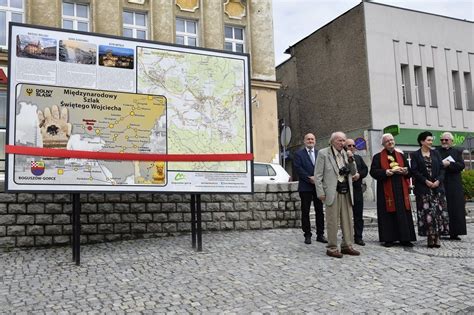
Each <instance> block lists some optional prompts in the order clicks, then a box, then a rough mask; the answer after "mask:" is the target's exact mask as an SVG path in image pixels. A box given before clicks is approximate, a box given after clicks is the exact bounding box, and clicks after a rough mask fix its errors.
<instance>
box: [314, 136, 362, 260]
mask: <svg viewBox="0 0 474 315" xmlns="http://www.w3.org/2000/svg"><path fill="white" fill-rule="evenodd" d="M345 141H346V135H345V134H344V133H343V132H341V131H337V132H334V133H333V134H332V135H331V138H330V140H329V143H330V145H329V147H327V148H324V149H322V150H320V151H319V154H318V157H317V159H316V167H315V169H314V178H315V184H316V192H317V195H318V198H319V199H321V201H322V202H323V203H324V204H325V205H326V227H327V235H328V245H327V246H326V247H327V251H326V254H327V255H328V256H330V257H336V258H342V256H343V254H347V255H355V256H357V255H360V252H358V251H357V250H355V249H353V248H352V244H353V242H354V237H353V234H352V204H353V200H354V199H353V198H354V197H353V192H352V175H355V174H356V172H357V167H356V163H355V161H354V157H353V155H352V152H350V151H348V152H346V151H345V150H344V144H345ZM339 222H340V225H341V230H342V236H343V239H342V242H341V251H339V250H338V248H337V231H338V226H339Z"/></svg>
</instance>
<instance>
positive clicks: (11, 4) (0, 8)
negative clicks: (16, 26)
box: [0, 0, 25, 48]
mask: <svg viewBox="0 0 474 315" xmlns="http://www.w3.org/2000/svg"><path fill="white" fill-rule="evenodd" d="M24 18H25V1H24V0H0V47H4V48H6V47H7V46H8V23H9V22H24Z"/></svg>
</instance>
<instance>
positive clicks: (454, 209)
mask: <svg viewBox="0 0 474 315" xmlns="http://www.w3.org/2000/svg"><path fill="white" fill-rule="evenodd" d="M440 140H441V148H439V149H438V151H439V153H440V155H441V158H442V159H443V166H444V170H445V175H444V189H445V191H446V201H447V202H448V213H449V234H450V239H452V240H461V238H460V237H459V235H466V234H467V231H466V209H465V203H464V192H463V187H462V179H461V172H462V170H463V169H464V167H465V165H464V160H463V158H462V153H461V152H460V151H459V150H457V149H456V148H453V135H452V134H451V133H450V132H445V133H443V134H442V135H441V139H440Z"/></svg>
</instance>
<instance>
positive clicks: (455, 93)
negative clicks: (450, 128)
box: [451, 71, 462, 109]
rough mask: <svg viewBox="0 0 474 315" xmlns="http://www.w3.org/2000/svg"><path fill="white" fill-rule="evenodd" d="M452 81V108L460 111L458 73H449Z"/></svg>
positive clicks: (459, 81)
mask: <svg viewBox="0 0 474 315" xmlns="http://www.w3.org/2000/svg"><path fill="white" fill-rule="evenodd" d="M451 74H452V79H453V100H454V108H455V109H462V99H461V79H460V78H459V72H458V71H451Z"/></svg>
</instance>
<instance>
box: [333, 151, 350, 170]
mask: <svg viewBox="0 0 474 315" xmlns="http://www.w3.org/2000/svg"><path fill="white" fill-rule="evenodd" d="M331 152H332V156H333V157H334V161H336V165H337V168H341V167H343V166H346V165H347V164H346V161H345V160H344V155H342V153H340V154H341V158H342V163H344V164H343V165H339V163H338V161H337V157H336V153H335V152H334V147H333V146H331Z"/></svg>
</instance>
